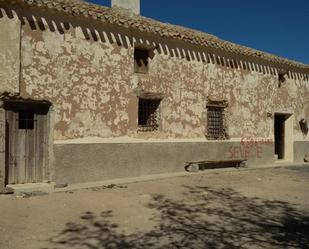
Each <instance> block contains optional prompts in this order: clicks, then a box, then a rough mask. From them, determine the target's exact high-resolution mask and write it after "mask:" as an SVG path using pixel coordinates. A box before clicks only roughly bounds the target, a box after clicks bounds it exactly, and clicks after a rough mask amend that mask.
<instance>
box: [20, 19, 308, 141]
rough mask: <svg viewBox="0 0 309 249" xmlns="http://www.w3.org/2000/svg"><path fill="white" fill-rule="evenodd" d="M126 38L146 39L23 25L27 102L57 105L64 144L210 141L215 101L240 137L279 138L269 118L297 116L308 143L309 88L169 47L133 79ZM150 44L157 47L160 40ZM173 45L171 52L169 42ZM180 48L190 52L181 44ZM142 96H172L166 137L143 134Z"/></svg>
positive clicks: (165, 112)
mask: <svg viewBox="0 0 309 249" xmlns="http://www.w3.org/2000/svg"><path fill="white" fill-rule="evenodd" d="M47 19H48V18H47ZM46 26H47V25H46ZM79 26H81V27H82V29H81V28H80V27H79ZM89 27H90V29H92V28H93V29H94V30H96V31H95V33H96V32H97V37H98V41H94V40H93V39H92V38H91V39H89V40H87V39H86V38H85V34H84V32H85V30H86V28H89ZM83 31H84V32H83ZM119 35H120V36H122V38H121V39H122V40H125V39H127V40H134V39H136V40H139V38H140V37H135V34H134V35H133V34H132V35H131V36H130V35H127V34H124V35H122V34H121V33H120V32H119V30H114V31H113V32H112V33H109V32H108V28H104V27H99V28H97V26H96V25H95V24H93V25H92V24H89V23H88V24H87V23H84V24H82V25H80V23H79V24H78V23H73V22H72V23H70V28H69V29H67V30H64V34H61V33H59V31H57V30H56V31H55V32H51V31H50V29H49V28H48V27H47V28H46V30H45V31H42V30H40V29H39V28H37V29H36V30H34V29H31V28H30V26H29V25H28V24H27V23H26V25H24V26H23V29H22V82H21V83H22V95H23V96H25V97H31V98H35V99H46V100H50V101H51V102H52V103H53V104H54V110H55V139H56V140H61V139H71V138H82V137H88V136H99V137H119V136H142V137H143V136H148V137H149V136H152V137H159V138H168V137H184V138H196V137H204V134H205V129H206V127H205V124H206V118H205V116H206V109H205V106H206V100H207V97H210V98H213V99H218V100H227V101H228V102H229V108H228V109H227V119H228V128H229V135H230V136H231V137H232V138H241V137H248V136H255V137H270V138H272V137H273V117H268V115H267V113H274V112H289V113H293V114H294V117H295V120H294V136H295V138H296V139H302V136H301V133H300V129H299V125H298V122H299V120H300V119H301V118H307V119H308V118H309V100H308V98H307V97H306V96H308V93H309V82H305V81H304V80H301V79H288V80H287V81H286V82H285V83H284V84H283V86H282V87H281V88H279V87H278V76H277V75H273V74H270V73H259V72H255V71H251V70H250V71H249V70H243V69H233V68H229V67H225V66H220V65H215V64H212V63H205V62H202V61H201V60H199V59H198V58H196V57H197V56H193V53H192V54H191V60H190V61H188V60H187V59H186V58H179V56H172V54H173V53H172V52H173V51H172V49H171V50H170V51H169V48H168V49H167V50H168V51H166V53H162V49H161V51H160V52H159V50H156V51H155V56H154V58H153V59H152V61H151V62H150V68H149V73H148V74H147V75H137V74H134V72H133V47H132V43H130V42H128V43H127V46H123V45H117V42H114V43H112V42H111V41H113V40H114V41H116V40H117V37H119ZM145 37H146V38H145V42H146V41H147V40H148V43H149V41H150V43H149V44H152V43H153V41H157V40H155V39H156V38H153V41H152V40H151V39H152V38H151V37H150V38H149V37H147V36H145ZM102 40H104V41H102ZM159 42H160V41H159ZM164 42H165V41H164ZM124 43H125V42H124ZM162 44H163V41H162ZM160 45H161V44H160ZM165 45H166V46H169V44H168V42H167V43H165V44H164V46H165ZM179 49H180V50H181V49H183V47H181V45H179ZM137 89H143V90H144V91H146V92H157V93H163V94H164V99H163V101H162V104H161V110H160V111H161V118H162V127H161V131H160V132H157V133H154V134H147V135H146V134H136V130H137V97H136V90H137Z"/></svg>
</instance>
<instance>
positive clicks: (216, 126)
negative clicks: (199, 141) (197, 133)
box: [207, 106, 226, 139]
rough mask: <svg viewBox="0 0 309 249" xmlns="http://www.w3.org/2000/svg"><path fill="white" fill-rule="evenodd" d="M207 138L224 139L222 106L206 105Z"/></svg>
mask: <svg viewBox="0 0 309 249" xmlns="http://www.w3.org/2000/svg"><path fill="white" fill-rule="evenodd" d="M207 136H208V139H225V136H226V134H225V127H224V107H221V106H207Z"/></svg>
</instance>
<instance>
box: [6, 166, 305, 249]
mask: <svg viewBox="0 0 309 249" xmlns="http://www.w3.org/2000/svg"><path fill="white" fill-rule="evenodd" d="M0 221H1V222H0V248H1V249H70V248H74V249H99V248H168V249H169V248H201V249H202V248H203V249H204V248H229V249H230V248H268V249H269V248H309V165H308V166H293V167H281V168H267V169H265V168H263V169H241V170H238V169H230V170H214V171H205V172H202V173H198V174H189V173H188V176H184V177H175V178H168V179H161V180H154V181H148V182H139V183H132V184H127V185H116V186H109V187H100V188H93V189H86V190H78V191H73V192H72V191H70V192H64V193H54V194H50V195H45V196H35V197H30V198H21V197H14V196H0Z"/></svg>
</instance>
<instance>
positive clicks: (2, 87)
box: [0, 8, 20, 93]
mask: <svg viewBox="0 0 309 249" xmlns="http://www.w3.org/2000/svg"><path fill="white" fill-rule="evenodd" d="M9 16H10V17H8V15H7V14H6V13H5V12H4V10H3V9H1V8H0V79H1V82H0V92H1V93H3V92H11V93H17V92H18V91H19V71H20V21H19V19H18V18H17V17H16V14H15V13H10V14H9Z"/></svg>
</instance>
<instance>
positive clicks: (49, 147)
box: [0, 97, 55, 190]
mask: <svg viewBox="0 0 309 249" xmlns="http://www.w3.org/2000/svg"><path fill="white" fill-rule="evenodd" d="M0 102H2V103H3V105H2V107H0V114H1V115H0V123H3V124H5V125H4V128H3V129H1V131H0V133H1V132H2V133H3V134H4V136H2V137H3V139H2V140H1V139H0V147H1V146H2V148H3V150H2V151H0V161H3V163H4V164H3V165H4V166H3V167H0V190H1V188H3V187H5V186H6V185H7V184H8V170H9V169H8V164H9V161H8V160H9V158H8V156H9V155H8V151H7V150H8V147H7V145H8V141H9V139H10V138H9V137H8V132H7V123H6V122H7V120H6V117H7V111H12V109H11V108H10V105H8V103H13V105H14V108H15V104H20V103H23V102H24V103H25V102H27V103H28V104H29V103H30V105H36V104H47V105H49V107H48V110H47V112H46V130H45V131H46V144H45V154H44V157H45V163H44V171H45V174H44V180H43V182H52V181H53V179H54V174H55V172H54V160H53V157H54V156H53V127H54V108H53V106H52V104H51V103H50V102H48V101H36V100H29V99H26V100H25V99H22V98H20V97H18V98H16V97H15V98H14V97H10V98H9V99H2V100H0ZM2 126H3V125H2ZM0 128H1V127H0ZM2 130H3V131H2ZM1 152H2V153H3V154H2V155H3V156H2V158H3V159H2V158H1ZM1 175H2V176H3V177H2V178H1Z"/></svg>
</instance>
